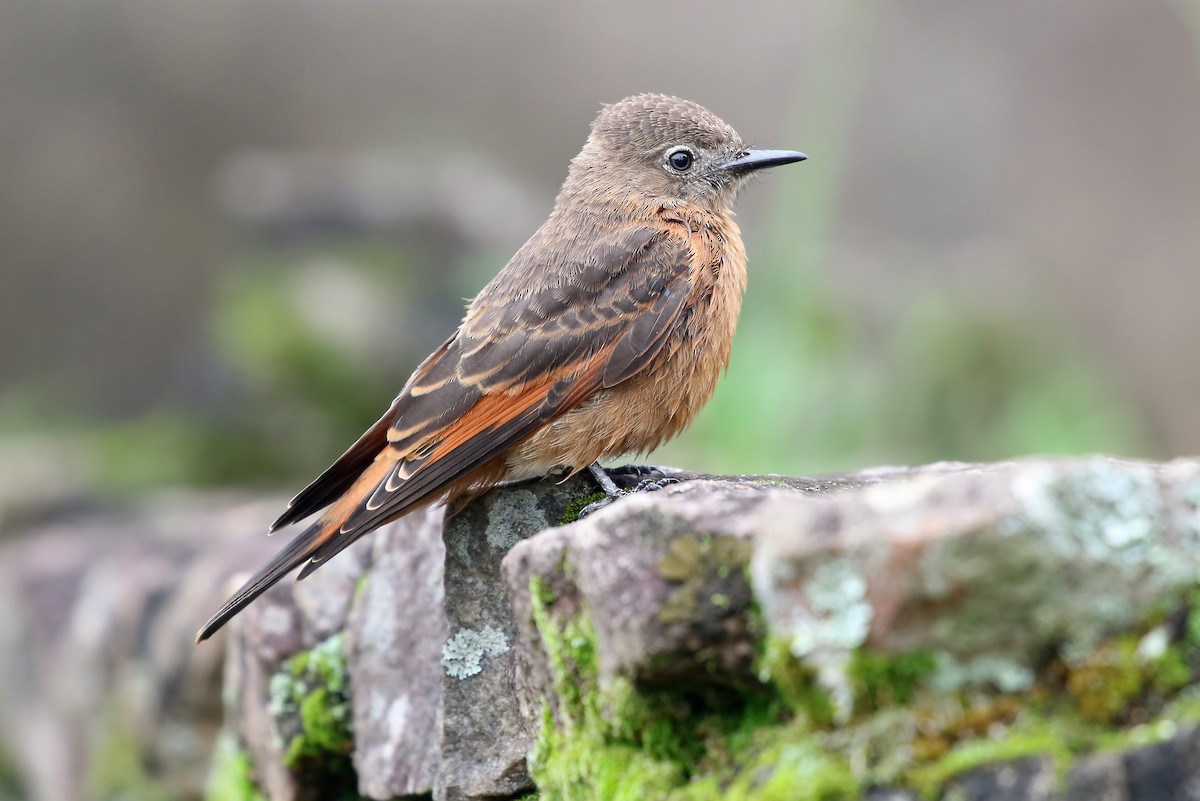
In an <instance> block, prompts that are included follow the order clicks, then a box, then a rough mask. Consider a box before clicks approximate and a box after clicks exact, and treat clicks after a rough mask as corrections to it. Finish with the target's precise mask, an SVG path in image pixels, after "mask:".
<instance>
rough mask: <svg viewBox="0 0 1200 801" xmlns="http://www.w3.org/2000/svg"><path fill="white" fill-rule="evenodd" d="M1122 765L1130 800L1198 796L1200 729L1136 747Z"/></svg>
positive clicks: (1148, 800) (1150, 800)
mask: <svg viewBox="0 0 1200 801" xmlns="http://www.w3.org/2000/svg"><path fill="white" fill-rule="evenodd" d="M1122 762H1123V766H1124V768H1125V776H1126V780H1127V782H1128V787H1129V797H1130V799H1131V801H1154V799H1159V798H1165V799H1193V798H1197V797H1200V729H1192V730H1190V731H1186V732H1183V733H1182V734H1180V735H1179V736H1176V737H1172V738H1171V739H1169V740H1166V741H1164V742H1161V743H1155V744H1154V745H1148V746H1144V747H1142V748H1138V749H1136V750H1134V751H1132V752H1130V753H1129V754H1127V755H1126V756H1125V759H1124V760H1122Z"/></svg>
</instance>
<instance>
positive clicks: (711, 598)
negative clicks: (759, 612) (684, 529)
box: [658, 535, 754, 623]
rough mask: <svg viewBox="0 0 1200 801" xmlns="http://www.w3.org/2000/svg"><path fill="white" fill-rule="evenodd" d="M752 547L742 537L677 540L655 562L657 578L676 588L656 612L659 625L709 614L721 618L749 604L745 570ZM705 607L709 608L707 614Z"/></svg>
mask: <svg viewBox="0 0 1200 801" xmlns="http://www.w3.org/2000/svg"><path fill="white" fill-rule="evenodd" d="M753 549H754V546H753V543H751V542H750V540H748V539H746V538H743V537H728V536H725V537H714V536H709V535H704V536H701V537H695V536H681V537H676V538H675V539H673V540H671V542H670V544H669V545H668V546H667V552H666V553H665V554H664V555H663V557H662V558H661V559H659V561H658V574H659V575H660V576H661V577H662V578H663V579H665V580H666V581H668V582H670V583H672V584H676V585H678V586H675V587H673V588H672V589H671V594H670V595H669V596H667V599H666V600H665V601H664V602H663V604H662V606H661V607H660V608H659V613H658V619H659V620H660V621H662V622H663V623H679V622H683V621H687V620H692V619H694V618H695V617H696V615H697V614H699V613H702V612H711V613H713V614H715V615H718V616H724V615H726V614H728V613H729V612H730V611H731V610H733V609H738V610H741V609H744V608H745V607H746V606H747V605H748V604H749V603H750V600H751V599H750V593H749V590H748V585H747V583H746V578H745V569H746V565H747V563H748V562H749V561H750V554H751V552H752V551H753ZM705 607H712V609H711V610H709V609H706V608H705Z"/></svg>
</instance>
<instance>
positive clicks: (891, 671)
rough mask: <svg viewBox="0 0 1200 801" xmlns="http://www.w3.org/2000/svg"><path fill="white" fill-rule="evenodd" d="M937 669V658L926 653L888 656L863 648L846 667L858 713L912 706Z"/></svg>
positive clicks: (918, 652)
mask: <svg viewBox="0 0 1200 801" xmlns="http://www.w3.org/2000/svg"><path fill="white" fill-rule="evenodd" d="M936 669H937V659H936V658H935V657H934V656H933V654H931V653H929V652H927V651H916V652H914V653H910V654H901V655H899V656H887V655H884V654H879V653H875V652H874V651H870V650H868V649H866V648H860V649H859V650H857V651H855V652H854V655H853V656H852V657H851V658H850V665H849V667H848V668H847V675H848V677H849V679H850V682H851V686H852V689H853V691H854V697H855V710H856V711H863V710H865V711H876V710H879V709H883V708H885V707H889V706H896V705H901V706H902V705H904V704H907V703H909V702H910V701H912V700H913V697H914V696H915V695H916V693H917V690H918V689H920V688H921V687H922V686H923V684H924V683H925V681H926V680H927V679H928V678H929V677H931V676H932V675H933V673H934V671H935V670H936Z"/></svg>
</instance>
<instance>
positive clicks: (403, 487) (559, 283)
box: [199, 229, 692, 639]
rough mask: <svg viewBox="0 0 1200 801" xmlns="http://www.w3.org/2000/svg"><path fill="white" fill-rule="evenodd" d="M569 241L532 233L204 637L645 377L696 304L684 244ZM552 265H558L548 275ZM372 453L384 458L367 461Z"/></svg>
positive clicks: (651, 233)
mask: <svg viewBox="0 0 1200 801" xmlns="http://www.w3.org/2000/svg"><path fill="white" fill-rule="evenodd" d="M563 242H564V245H563V246H564V247H565V248H568V249H571V250H575V251H576V252H575V253H561V252H554V251H553V250H550V252H549V253H547V248H546V247H545V246H544V244H543V245H541V246H539V244H538V241H537V237H536V236H535V238H534V239H533V240H531V241H530V243H529V244H527V245H526V247H525V248H522V250H521V251H519V252H518V253H517V255H516V256H514V257H513V260H512V261H511V262H510V263H509V265H508V266H507V267H506V268H505V269H504V270H503V271H501V273H500V274H499V275H498V276H497V277H496V279H494V280H493V281H492V283H491V284H489V285H488V287H487V288H485V289H484V290H483V292H481V293H480V294H479V297H478V298H476V300H475V302H474V303H472V305H471V307H470V308H469V309H468V311H467V316H466V318H465V319H464V321H463V324H462V326H461V327H460V329H459V331H458V332H457V334H456V335H455V336H454V337H452V338H451V339H450V340H448V341H447V342H446V343H445V344H444V345H443V346H442V347H441V348H440V349H439V350H438V352H437V353H435V354H434V355H433V356H431V357H430V358H429V359H427V360H426V361H425V362H424V363H423V364H422V365H421V367H420V368H418V370H417V372H416V373H414V375H413V377H412V378H411V379H410V380H409V382H408V384H407V385H406V386H405V388H404V390H403V391H402V392H401V393H400V396H399V397H397V398H396V401H395V402H394V403H393V404H392V407H391V409H390V410H389V412H388V415H385V416H384V418H382V419H381V420H380V421H379V422H378V423H376V424H375V426H373V427H372V428H371V430H370V431H368V432H367V433H366V434H365V435H364V436H363V437H362V438H361V439H360V440H359V441H358V442H357V443H355V445H354V446H352V447H351V448H350V450H348V451H347V452H346V453H345V454H344V455H343V456H342V457H341V458H340V459H339V460H338V461H337V462H336V463H335V464H334V465H333V466H331V467H330V468H329V469H328V470H326V471H325V473H323V474H322V475H321V477H320V478H318V479H317V481H315V482H313V484H311V485H310V486H309V487H307V488H305V490H303V491H302V492H301V493H300V494H299V495H297V496H296V498H295V499H294V500H293V501H292V504H291V505H290V506H289V509H288V511H287V512H285V513H284V515H283V516H282V517H281V518H280V522H279V523H278V525H283V524H284V523H286V522H292V521H294V520H296V519H299V518H300V517H302V516H304V515H306V514H309V513H311V512H313V511H316V510H317V509H319V508H321V507H322V506H324V505H326V504H328V503H330V502H331V501H333V500H334V499H335V498H337V500H336V502H334V503H333V506H332V507H331V508H330V509H329V510H328V511H327V512H326V513H325V514H323V515H322V516H321V518H319V519H318V520H317V521H316V522H315V523H314V524H313V525H312V526H310V527H309V528H308V529H306V530H305V531H304V532H302V533H301V534H300V535H299V536H298V537H297V538H296V539H295V540H294V541H293V542H292V543H290V544H289V545H288V546H287V547H286V548H284V550H283V551H282V552H281V553H280V554H279V555H278V556H277V557H276V558H275V559H274V560H273V561H272V562H271V563H270V564H268V565H267V566H266V567H265V568H264V569H263V570H261V571H260V572H259V573H258V574H257V575H256V576H255V577H254V578H252V579H251V580H250V581H249V582H247V584H246V585H245V586H244V587H243V588H242V589H241V590H239V591H238V593H236V594H235V596H234V597H233V598H231V599H230V601H229V602H228V603H227V604H226V605H225V607H224V608H223V609H222V610H221V611H220V612H218V613H217V615H215V616H214V617H213V619H212V620H210V621H209V623H208V624H207V625H206V626H205V627H204V629H202V630H201V632H200V637H199V639H203V638H205V637H207V636H208V635H209V634H211V633H212V632H213V631H215V630H216V629H217V628H219V627H220V626H221V625H222V624H223V623H224V622H225V621H226V620H228V619H229V618H230V617H232V616H233V615H234V614H236V613H237V612H238V611H239V610H240V609H242V608H243V607H244V606H245V605H246V604H248V603H249V602H250V601H251V600H253V599H254V598H255V597H256V596H257V595H259V594H260V593H261V592H263V591H264V590H265V589H267V588H268V587H270V586H271V585H272V584H274V583H275V582H276V581H278V580H279V579H280V578H281V577H282V576H284V575H286V574H287V573H288V572H289V571H290V570H292V569H293V568H294V567H296V566H297V565H299V564H301V563H303V562H305V561H307V562H308V564H307V565H305V567H304V569H303V570H302V571H301V572H300V575H299V577H300V578H303V577H304V576H306V575H308V574H309V573H311V572H312V571H313V570H315V569H316V568H317V567H319V566H320V565H321V564H323V563H324V561H325V560H327V559H329V558H330V557H331V556H333V555H334V554H336V553H338V552H339V551H341V550H342V549H343V548H345V547H346V546H348V545H349V544H350V543H352V542H353V541H355V540H356V539H358V538H359V537H361V536H362V535H364V534H366V533H367V532H369V531H371V530H372V529H374V528H376V527H378V526H380V525H382V524H383V523H385V522H387V521H389V520H393V519H395V518H396V517H399V516H400V515H403V514H404V513H406V512H408V511H410V510H412V509H414V508H416V507H418V506H420V505H422V504H425V503H429V502H431V501H433V500H436V499H437V498H439V497H441V496H442V495H444V494H445V493H446V491H447V490H448V489H449V488H450V487H451V486H452V485H456V484H460V483H461V482H462V481H463V480H464V479H469V478H470V477H471V476H472V475H473V474H476V472H477V471H478V470H480V469H481V468H484V467H486V466H487V465H488V463H489V462H491V461H492V460H493V459H495V458H496V457H498V456H500V455H502V454H503V453H505V452H506V451H507V450H508V449H510V448H512V447H513V446H514V445H516V444H517V443H519V442H520V441H521V440H523V439H525V438H526V437H528V436H530V435H532V434H533V433H534V432H535V431H537V430H538V429H539V428H540V427H541V426H543V425H544V424H545V423H546V422H548V421H549V420H552V419H553V418H555V417H557V416H558V415H560V414H563V413H564V412H566V411H568V410H569V409H571V408H573V407H574V406H576V405H578V404H579V403H581V402H583V401H584V400H585V399H587V398H588V397H589V396H591V395H592V394H593V393H595V392H596V391H598V390H599V389H601V388H604V387H611V386H614V385H615V384H618V383H620V382H621V381H624V380H626V379H628V378H630V377H631V376H633V375H636V374H637V373H638V372H639V371H640V370H642V369H644V368H645V366H646V365H647V364H648V363H649V361H650V360H651V359H652V358H653V356H654V355H655V354H656V353H658V352H659V350H660V349H661V347H662V345H663V343H664V342H665V340H666V339H667V336H668V334H669V332H670V330H671V329H672V327H673V325H674V323H675V321H676V320H677V319H678V317H679V314H680V311H681V309H682V308H683V305H684V302H685V300H686V298H687V297H688V295H689V294H690V291H691V257H692V252H691V249H690V246H689V245H688V243H687V242H686V240H683V239H677V238H675V237H673V236H671V235H670V234H669V233H668V232H666V231H663V230H653V229H634V230H630V231H628V232H627V233H625V234H623V235H620V236H617V237H614V238H612V239H611V240H608V241H604V240H601V241H599V242H595V241H593V243H592V244H591V245H590V246H589V247H587V248H582V249H581V248H580V247H579V246H578V245H577V244H576V243H575V242H574V241H571V240H563ZM534 254H539V256H540V258H535V257H534ZM547 257H549V259H551V260H552V261H551V262H550V263H557V264H558V265H560V266H559V268H558V269H555V270H547V268H546V267H545V266H544V265H545V263H546V262H545V261H544V259H547ZM389 420H390V427H389V428H388V430H387V431H386V440H387V443H386V445H383V444H382V443H381V442H380V435H381V433H382V431H383V425H384V423H385V421H389ZM372 447H378V448H379V450H377V451H376V453H375V454H374V455H373V456H372V457H371V458H370V459H368V458H367V457H368V455H369V449H370V448H372ZM338 496H340V497H338Z"/></svg>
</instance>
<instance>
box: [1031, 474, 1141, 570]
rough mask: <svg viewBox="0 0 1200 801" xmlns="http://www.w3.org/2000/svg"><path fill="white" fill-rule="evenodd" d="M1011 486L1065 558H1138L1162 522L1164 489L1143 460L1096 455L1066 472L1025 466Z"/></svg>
mask: <svg viewBox="0 0 1200 801" xmlns="http://www.w3.org/2000/svg"><path fill="white" fill-rule="evenodd" d="M1012 489H1013V495H1014V496H1015V497H1016V499H1017V500H1018V501H1019V502H1020V503H1021V504H1022V505H1023V506H1024V512H1025V515H1026V517H1027V518H1028V520H1029V521H1030V522H1032V523H1034V524H1036V525H1038V526H1040V527H1041V528H1042V529H1043V533H1044V535H1045V536H1044V541H1045V544H1046V546H1047V547H1050V548H1054V549H1056V550H1057V551H1058V554H1059V555H1060V556H1062V557H1065V558H1077V557H1079V556H1083V557H1085V558H1088V559H1092V560H1095V561H1100V562H1105V561H1112V560H1126V561H1130V560H1140V559H1143V558H1145V556H1146V552H1147V550H1148V549H1149V548H1151V547H1153V544H1154V541H1155V539H1156V536H1155V535H1156V534H1157V533H1159V532H1161V531H1162V529H1163V527H1164V509H1163V499H1162V493H1161V490H1160V488H1159V485H1158V482H1157V481H1156V480H1155V477H1154V473H1153V471H1152V470H1151V469H1150V468H1149V467H1147V466H1144V465H1131V464H1114V463H1112V462H1109V461H1107V460H1104V459H1093V460H1090V461H1089V462H1087V463H1086V464H1085V465H1084V466H1083V467H1080V468H1076V469H1073V470H1069V471H1067V472H1060V471H1058V470H1055V469H1053V468H1050V467H1047V468H1044V469H1042V470H1027V471H1024V472H1022V473H1020V474H1018V476H1017V478H1016V479H1015V480H1014V481H1013V488H1012Z"/></svg>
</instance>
